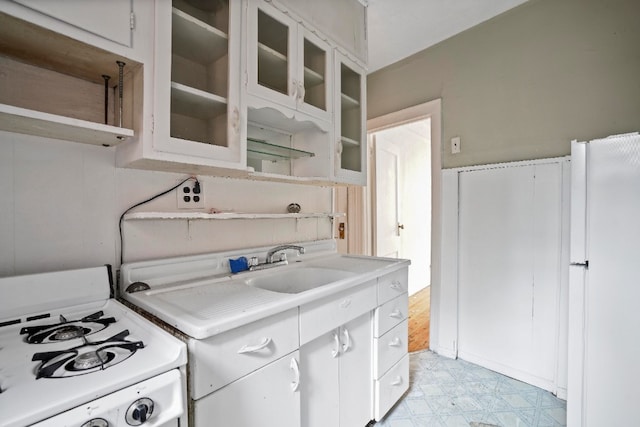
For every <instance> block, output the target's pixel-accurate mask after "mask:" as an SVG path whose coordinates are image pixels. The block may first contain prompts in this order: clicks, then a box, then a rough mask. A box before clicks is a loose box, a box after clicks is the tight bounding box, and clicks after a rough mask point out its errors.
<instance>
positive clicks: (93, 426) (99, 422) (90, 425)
mask: <svg viewBox="0 0 640 427" xmlns="http://www.w3.org/2000/svg"><path fill="white" fill-rule="evenodd" d="M81 427H109V422H108V421H106V420H104V419H102V418H94V419H92V420H91V421H87V422H86V423H84V424H82V426H81Z"/></svg>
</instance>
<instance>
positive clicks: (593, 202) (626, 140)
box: [567, 133, 640, 427]
mask: <svg viewBox="0 0 640 427" xmlns="http://www.w3.org/2000/svg"><path fill="white" fill-rule="evenodd" d="M569 270H570V281H569V283H570V285H569V361H568V368H569V371H568V374H569V376H568V397H567V422H568V426H569V427H578V426H585V427H586V426H588V427H602V426H638V425H640V415H639V413H640V412H639V411H640V135H638V133H633V134H625V135H617V136H612V137H608V138H604V139H598V140H594V141H590V142H576V141H574V142H572V145H571V266H570V269H569Z"/></svg>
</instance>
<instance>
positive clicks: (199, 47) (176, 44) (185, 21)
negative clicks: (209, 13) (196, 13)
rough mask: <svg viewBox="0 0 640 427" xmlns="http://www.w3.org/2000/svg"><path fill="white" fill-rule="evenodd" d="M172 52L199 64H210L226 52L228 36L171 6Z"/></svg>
mask: <svg viewBox="0 0 640 427" xmlns="http://www.w3.org/2000/svg"><path fill="white" fill-rule="evenodd" d="M172 25H173V28H172V31H171V41H172V43H173V52H174V53H176V54H177V55H180V56H182V57H184V58H187V59H191V60H192V61H196V62H198V63H200V64H210V63H212V62H214V61H216V60H218V59H220V58H222V57H223V56H225V55H226V54H227V47H228V44H229V37H228V36H227V34H225V33H224V32H222V31H220V30H218V29H217V28H215V27H212V26H211V25H209V24H207V23H205V22H202V21H200V20H199V19H197V18H194V17H193V16H191V15H189V14H186V13H184V12H183V11H181V10H180V9H176V8H175V7H174V8H173V21H172Z"/></svg>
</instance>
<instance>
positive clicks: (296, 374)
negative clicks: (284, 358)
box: [289, 357, 300, 391]
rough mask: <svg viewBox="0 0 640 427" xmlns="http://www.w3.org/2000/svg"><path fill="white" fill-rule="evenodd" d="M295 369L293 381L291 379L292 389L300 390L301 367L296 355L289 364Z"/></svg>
mask: <svg viewBox="0 0 640 427" xmlns="http://www.w3.org/2000/svg"><path fill="white" fill-rule="evenodd" d="M289 367H290V368H291V370H292V371H293V381H291V391H298V389H299V388H300V367H299V366H298V361H297V360H296V358H295V357H292V358H291V364H290V365H289Z"/></svg>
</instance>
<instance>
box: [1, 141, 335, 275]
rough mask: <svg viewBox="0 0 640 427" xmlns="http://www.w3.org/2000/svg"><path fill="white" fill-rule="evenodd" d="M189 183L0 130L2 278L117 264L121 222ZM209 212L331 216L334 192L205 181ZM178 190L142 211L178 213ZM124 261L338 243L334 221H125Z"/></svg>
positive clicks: (106, 154)
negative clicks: (290, 209) (294, 209)
mask: <svg viewBox="0 0 640 427" xmlns="http://www.w3.org/2000/svg"><path fill="white" fill-rule="evenodd" d="M186 176H187V175H182V174H174V173H166V172H151V171H139V170H133V169H121V168H116V167H115V149H113V148H104V147H95V146H90V145H86V144H76V143H72V142H65V141H57V140H50V139H46V138H39V137H32V136H27V135H18V134H13V133H8V132H0V190H1V193H0V194H2V197H1V198H0V276H9V275H16V274H26V273H33V272H40V271H47V270H60V269H69V268H81V267H89V266H95V265H103V264H107V263H109V264H112V265H115V266H117V265H118V264H119V256H120V243H119V237H118V218H119V217H120V214H121V213H122V212H123V211H124V210H125V209H127V208H128V207H129V206H132V205H134V204H135V203H137V202H140V201H142V200H145V199H147V198H149V197H151V196H153V195H155V194H157V193H160V192H162V191H164V190H166V189H168V188H170V187H172V186H173V185H175V184H177V183H178V182H179V181H180V180H182V179H184V178H185V177H186ZM199 178H200V180H201V182H202V183H203V188H204V196H205V205H206V207H207V208H217V209H224V210H232V211H235V212H252V213H284V212H286V206H287V205H288V204H289V203H291V202H296V203H299V204H300V205H301V206H302V209H303V211H304V212H330V211H331V209H332V203H331V189H330V188H327V187H313V186H306V185H295V184H284V183H271V182H260V181H249V180H233V179H226V178H213V177H199ZM175 208H176V194H175V192H171V193H169V194H167V195H166V196H163V197H161V198H159V199H158V200H156V201H154V202H152V203H150V204H147V205H145V206H141V207H140V208H137V209H136V211H140V210H149V211H172V210H175ZM124 235H125V246H124V247H125V251H124V255H125V257H124V261H125V262H127V261H137V260H143V259H150V258H156V257H166V256H175V255H187V254H193V253H203V252H211V251H218V250H226V249H236V248H243V247H250V246H261V245H270V244H278V243H285V242H291V241H304V240H314V239H325V238H331V237H332V235H331V223H330V221H329V220H328V219H302V220H295V219H285V220H261V219H258V220H216V221H200V220H199V221H183V220H172V221H156V220H154V221H128V222H125V223H124Z"/></svg>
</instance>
